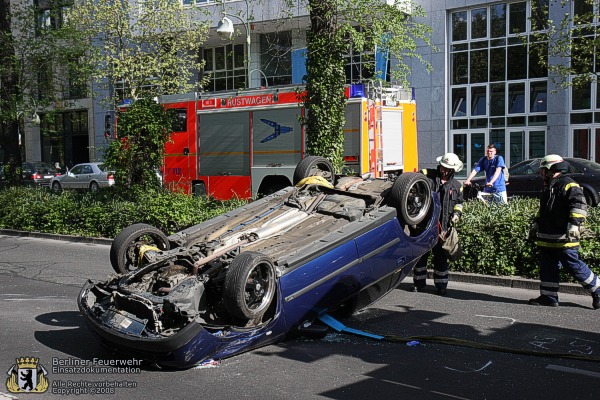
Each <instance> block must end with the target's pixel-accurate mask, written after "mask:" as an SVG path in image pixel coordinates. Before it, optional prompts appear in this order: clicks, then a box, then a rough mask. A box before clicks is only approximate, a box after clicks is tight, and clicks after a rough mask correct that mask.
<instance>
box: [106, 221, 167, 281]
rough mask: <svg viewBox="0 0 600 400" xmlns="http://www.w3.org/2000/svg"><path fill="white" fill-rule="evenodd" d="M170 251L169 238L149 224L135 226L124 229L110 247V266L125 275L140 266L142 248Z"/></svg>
mask: <svg viewBox="0 0 600 400" xmlns="http://www.w3.org/2000/svg"><path fill="white" fill-rule="evenodd" d="M144 245H146V246H154V247H157V248H158V249H160V250H169V249H170V247H171V246H170V244H169V240H168V239H167V236H166V235H165V234H164V233H163V232H162V231H161V230H160V229H158V228H155V227H153V226H151V225H148V224H133V225H130V226H128V227H127V228H125V229H123V230H122V231H121V233H119V234H118V235H117V237H116V238H115V240H113V243H112V245H111V246H110V264H111V265H112V267H113V269H114V270H115V271H116V272H117V273H121V274H125V273H127V272H130V271H134V270H136V269H138V268H139V266H140V248H141V246H144Z"/></svg>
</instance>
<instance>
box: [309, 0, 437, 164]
mask: <svg viewBox="0 0 600 400" xmlns="http://www.w3.org/2000/svg"><path fill="white" fill-rule="evenodd" d="M307 1H308V9H309V12H310V21H311V29H310V31H309V32H308V33H307V42H308V43H307V50H308V58H307V63H306V71H307V81H306V95H305V97H304V99H303V101H304V103H305V106H306V109H307V116H306V118H305V120H304V124H305V126H306V135H307V151H308V153H309V154H312V155H321V156H325V157H328V158H330V159H331V160H332V162H333V164H334V167H335V169H336V171H338V172H339V171H341V169H342V167H343V143H344V134H343V128H344V123H345V119H344V107H345V104H346V98H345V96H344V87H345V84H346V78H345V72H344V71H345V70H344V68H345V63H346V61H345V59H344V55H346V54H348V53H349V52H350V49H353V50H354V51H356V52H362V51H371V52H372V51H373V50H374V49H378V50H379V51H385V52H388V54H389V56H390V57H391V58H393V59H395V61H396V65H395V68H394V69H393V70H391V79H392V80H394V81H397V82H399V83H400V84H401V85H402V86H404V87H409V84H408V77H409V75H410V71H411V68H410V63H411V62H412V60H418V61H420V62H421V63H423V65H424V66H425V67H426V68H427V69H428V70H429V69H431V66H430V65H429V63H428V62H427V61H426V60H424V59H423V57H422V55H421V54H420V53H418V52H417V46H418V45H419V44H425V45H427V46H431V43H430V40H429V35H430V33H431V28H430V27H428V26H426V25H425V24H423V23H421V22H419V21H418V19H417V18H418V17H422V16H424V13H423V12H422V9H421V8H420V7H418V6H417V5H415V4H413V3H412V2H411V1H404V0H395V2H394V3H393V4H388V2H387V1H383V0H307ZM409 11H410V13H409ZM373 61H374V60H373ZM373 65H374V63H373ZM372 72H373V74H372V75H373V77H374V80H376V79H377V78H376V75H377V73H378V72H382V71H375V70H373V71H372ZM383 72H386V71H383Z"/></svg>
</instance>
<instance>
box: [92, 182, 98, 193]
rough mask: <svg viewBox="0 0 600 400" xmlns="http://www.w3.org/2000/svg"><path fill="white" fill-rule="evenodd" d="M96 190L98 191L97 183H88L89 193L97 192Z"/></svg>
mask: <svg viewBox="0 0 600 400" xmlns="http://www.w3.org/2000/svg"><path fill="white" fill-rule="evenodd" d="M98 190H100V185H98V182H90V192H97V191H98Z"/></svg>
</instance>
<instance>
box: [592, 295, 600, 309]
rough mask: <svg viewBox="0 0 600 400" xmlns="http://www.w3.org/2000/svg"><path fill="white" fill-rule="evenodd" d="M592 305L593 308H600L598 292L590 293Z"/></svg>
mask: <svg viewBox="0 0 600 400" xmlns="http://www.w3.org/2000/svg"><path fill="white" fill-rule="evenodd" d="M592 307H594V310H597V309H599V308H600V293H592Z"/></svg>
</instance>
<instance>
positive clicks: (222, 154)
mask: <svg viewBox="0 0 600 400" xmlns="http://www.w3.org/2000/svg"><path fill="white" fill-rule="evenodd" d="M346 95H347V97H348V104H347V106H346V114H345V117H346V124H345V127H344V134H345V142H344V161H345V171H344V172H345V173H348V174H355V175H362V176H364V175H365V174H371V176H372V177H374V178H381V177H384V176H385V175H387V174H399V173H402V172H403V171H416V170H417V164H418V156H417V130H416V104H415V100H414V96H413V94H412V92H411V91H407V90H405V89H401V88H390V89H381V88H379V89H378V90H377V89H374V88H369V87H365V85H351V86H349V87H348V88H347V90H346ZM161 102H162V104H163V105H164V106H165V107H167V108H170V109H174V111H175V123H174V124H173V126H174V128H173V132H172V134H171V138H170V141H169V142H168V143H167V144H166V146H165V158H164V165H163V182H164V184H165V185H167V186H168V187H170V188H172V189H173V190H183V191H184V192H186V193H193V194H197V195H209V196H212V197H214V198H216V199H223V200H226V199H230V198H232V197H235V196H237V197H240V198H251V197H256V196H257V195H258V194H261V193H262V194H266V193H272V192H273V191H275V190H278V189H281V188H283V187H286V186H289V185H291V184H292V177H293V174H294V169H295V167H296V165H297V164H298V163H299V162H300V160H301V159H302V158H304V157H305V135H304V129H303V126H302V125H301V123H300V117H301V116H303V115H304V112H305V109H304V107H303V105H302V103H301V101H300V91H299V88H295V87H294V88H292V87H288V88H282V87H278V88H264V89H259V90H247V91H243V92H242V91H238V92H227V93H223V92H221V93H211V94H199V93H192V94H185V95H171V96H163V97H162V99H161Z"/></svg>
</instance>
